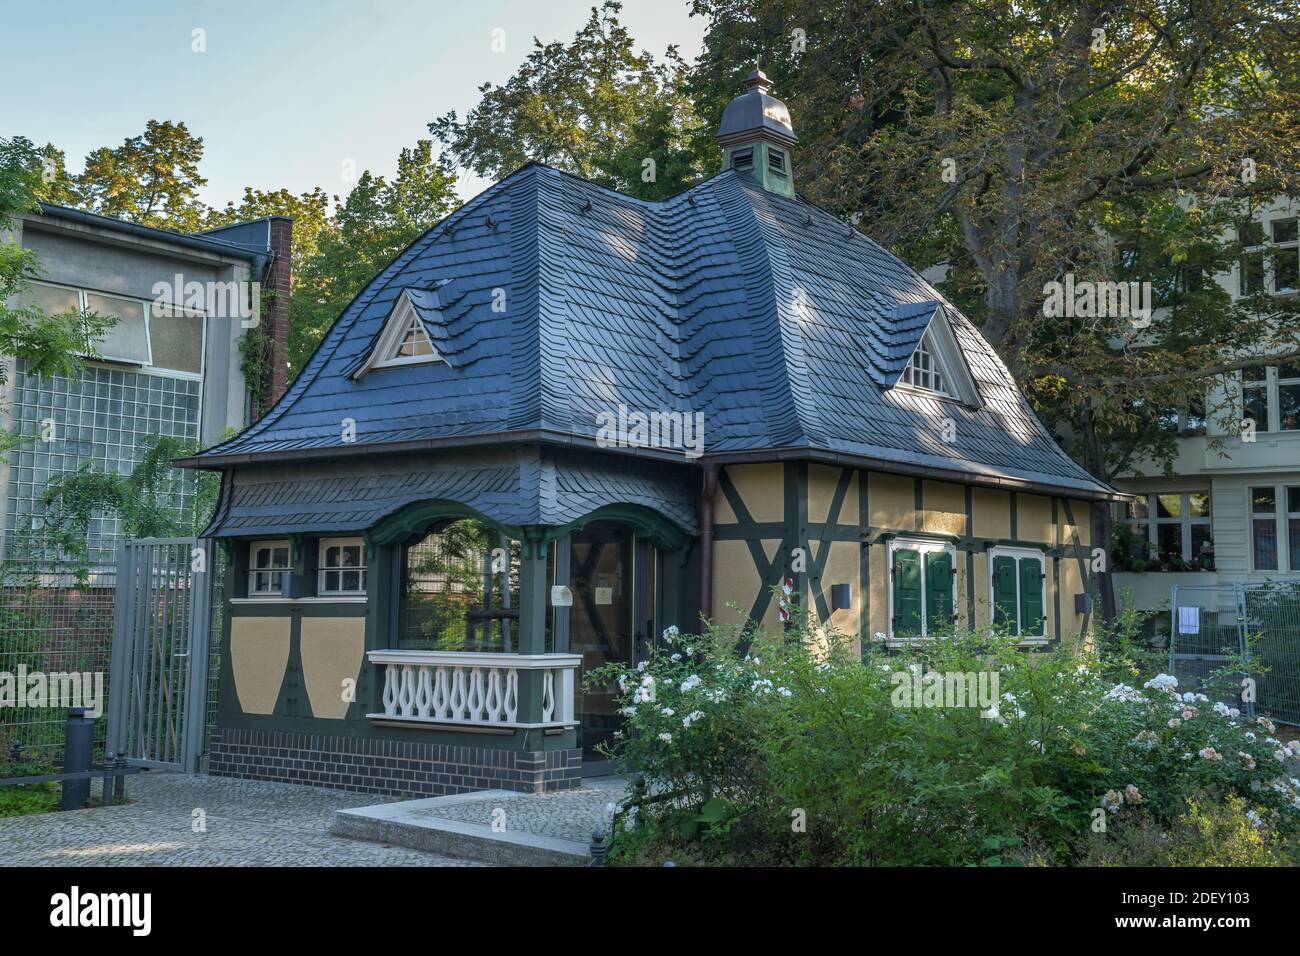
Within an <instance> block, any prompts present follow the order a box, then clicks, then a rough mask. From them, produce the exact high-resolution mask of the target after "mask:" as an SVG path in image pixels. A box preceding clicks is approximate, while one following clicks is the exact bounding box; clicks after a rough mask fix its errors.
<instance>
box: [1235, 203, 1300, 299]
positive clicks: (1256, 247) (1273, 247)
mask: <svg viewBox="0 0 1300 956" xmlns="http://www.w3.org/2000/svg"><path fill="white" fill-rule="evenodd" d="M1296 218H1298V217H1297V216H1292V215H1279V216H1270V217H1269V218H1268V219H1255V220H1253V222H1254V223H1255V224H1256V225H1257V226H1258V227H1259V232H1260V237H1261V238H1262V239H1263V242H1259V243H1255V244H1253V245H1246V244H1245V243H1242V248H1241V261H1240V262H1239V263H1238V265H1237V270H1238V275H1237V295H1238V296H1246V295H1253V294H1254V293H1251V292H1247V291H1246V260H1247V259H1250V258H1253V257H1254V256H1260V257H1261V258H1262V270H1261V271H1262V272H1263V286H1262V289H1261V290H1260V291H1262V292H1265V293H1267V294H1268V295H1296V294H1297V292H1296V290H1294V289H1291V290H1287V291H1285V292H1279V291H1278V289H1277V270H1276V269H1274V268H1273V259H1274V256H1277V255H1278V254H1280V253H1286V252H1290V253H1291V255H1293V256H1297V257H1300V239H1289V240H1287V241H1286V242H1274V241H1273V224H1274V223H1275V222H1282V221H1285V220H1287V219H1296ZM1237 238H1238V241H1240V239H1241V233H1240V228H1239V229H1238V234H1237Z"/></svg>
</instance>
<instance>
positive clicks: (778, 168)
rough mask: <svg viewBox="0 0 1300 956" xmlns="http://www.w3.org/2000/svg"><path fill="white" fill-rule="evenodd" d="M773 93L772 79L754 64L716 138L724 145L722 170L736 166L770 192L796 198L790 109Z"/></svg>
mask: <svg viewBox="0 0 1300 956" xmlns="http://www.w3.org/2000/svg"><path fill="white" fill-rule="evenodd" d="M771 92H772V81H771V80H770V79H768V78H767V74H765V73H764V72H763V71H762V70H761V69H759V68H758V65H757V64H755V65H754V70H753V72H751V73H750V74H749V76H747V77H745V92H744V93H741V94H740V95H739V96H737V97H736V98H735V99H734V100H732V101H731V102H730V103H728V104H727V108H726V109H725V110H723V111H722V122H721V123H720V124H719V126H718V134H717V136H716V137H715V138H716V139H717V141H718V145H719V146H721V147H722V168H723V169H734V170H735V171H736V172H737V173H739V174H740V175H742V176H748V177H750V178H751V179H753V180H755V181H756V182H757V183H758V184H759V185H760V186H762V187H763V188H764V189H766V190H768V191H769V192H774V193H779V194H780V195H782V196H786V197H788V198H790V199H793V198H794V175H793V170H792V169H791V164H790V154H791V150H792V149H793V148H794V144H795V135H794V127H793V126H791V125H790V111H789V110H788V109H787V108H786V105H785V104H784V103H782V102H781V101H780V100H778V99H777V98H776V97H774V96H772V95H771Z"/></svg>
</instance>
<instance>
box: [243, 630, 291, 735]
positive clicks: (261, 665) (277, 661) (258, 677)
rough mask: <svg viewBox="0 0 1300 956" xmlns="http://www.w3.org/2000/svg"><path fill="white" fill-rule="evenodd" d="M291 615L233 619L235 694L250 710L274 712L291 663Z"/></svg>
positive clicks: (263, 712)
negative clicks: (286, 668) (287, 668)
mask: <svg viewBox="0 0 1300 956" xmlns="http://www.w3.org/2000/svg"><path fill="white" fill-rule="evenodd" d="M291 623H292V622H291V621H290V620H289V618H287V617H234V618H231V621H230V663H231V669H232V670H233V671H234V675H235V697H236V698H237V699H238V701H239V708H240V710H242V711H244V713H246V714H270V713H273V712H274V711H275V701H276V699H277V698H278V697H279V696H280V685H281V684H282V683H284V671H285V667H286V666H287V665H288V663H289V628H290V626H291Z"/></svg>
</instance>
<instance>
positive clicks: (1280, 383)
mask: <svg viewBox="0 0 1300 956" xmlns="http://www.w3.org/2000/svg"><path fill="white" fill-rule="evenodd" d="M1241 407H1242V418H1243V419H1247V420H1251V421H1254V423H1255V430H1256V431H1260V432H1276V431H1284V432H1285V431H1300V364H1287V365H1278V366H1259V367H1256V368H1247V369H1242V371H1241Z"/></svg>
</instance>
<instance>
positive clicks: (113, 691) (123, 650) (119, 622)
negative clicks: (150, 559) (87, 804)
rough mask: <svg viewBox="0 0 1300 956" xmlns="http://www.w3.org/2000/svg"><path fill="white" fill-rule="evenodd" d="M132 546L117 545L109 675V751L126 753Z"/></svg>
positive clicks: (131, 616) (131, 614)
mask: <svg viewBox="0 0 1300 956" xmlns="http://www.w3.org/2000/svg"><path fill="white" fill-rule="evenodd" d="M134 564H135V563H134V561H133V560H132V553H131V546H130V544H129V543H128V542H126V541H120V542H118V545H117V580H116V582H115V584H114V588H113V649H112V652H111V657H110V658H109V674H108V734H107V740H106V741H105V750H111V751H112V752H113V753H116V754H121V755H122V756H126V752H127V726H126V724H127V714H128V709H127V707H128V703H129V701H130V699H131V660H132V658H133V656H134V654H133V646H132V645H133V643H134V642H133V641H132V635H133V628H132V622H133V621H134V618H135V614H134V612H133V609H132V605H133V603H134V599H135V567H134Z"/></svg>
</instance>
